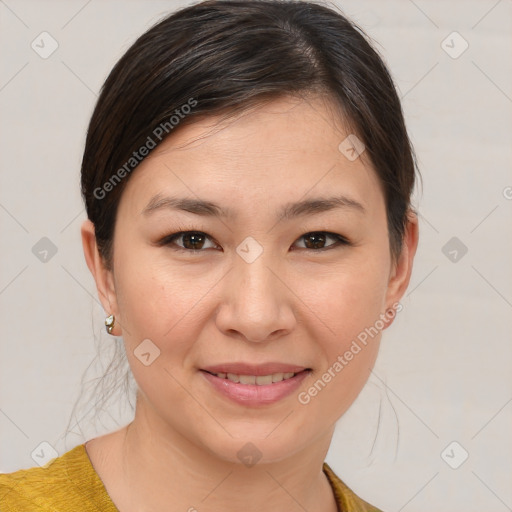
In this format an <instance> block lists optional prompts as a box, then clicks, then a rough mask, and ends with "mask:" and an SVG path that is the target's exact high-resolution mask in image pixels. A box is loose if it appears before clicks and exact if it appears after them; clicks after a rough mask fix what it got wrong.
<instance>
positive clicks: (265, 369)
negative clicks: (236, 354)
mask: <svg viewBox="0 0 512 512" xmlns="http://www.w3.org/2000/svg"><path fill="white" fill-rule="evenodd" d="M307 369H308V368H306V367H305V366H297V365H293V364H285V363H263V364H258V365H254V364H248V363H222V364H216V365H214V366H206V367H204V368H201V370H204V371H207V372H210V373H234V374H236V375H256V376H258V375H272V374H274V373H299V372H301V371H303V370H307Z"/></svg>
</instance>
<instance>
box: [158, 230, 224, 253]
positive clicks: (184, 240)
mask: <svg viewBox="0 0 512 512" xmlns="http://www.w3.org/2000/svg"><path fill="white" fill-rule="evenodd" d="M180 240H181V243H178V241H180ZM208 242H209V243H210V244H211V245H210V246H205V244H207V243H208ZM159 245H171V246H175V248H176V249H177V250H187V251H201V250H202V249H208V248H211V247H215V244H214V243H212V242H211V239H210V237H209V236H208V235H206V234H205V233H202V232H201V231H180V232H179V233H174V234H173V235H170V236H166V237H165V238H164V239H162V241H161V242H160V244H159Z"/></svg>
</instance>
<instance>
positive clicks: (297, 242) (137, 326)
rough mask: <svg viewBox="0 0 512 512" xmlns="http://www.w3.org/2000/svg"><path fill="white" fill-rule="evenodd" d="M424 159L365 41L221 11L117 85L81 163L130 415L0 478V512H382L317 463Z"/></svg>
mask: <svg viewBox="0 0 512 512" xmlns="http://www.w3.org/2000/svg"><path fill="white" fill-rule="evenodd" d="M414 180H415V160H414V154H413V150H412V147H411V144H410V142H409V138H408V136H407V131H406V128H405V125H404V120H403V115H402V111H401V106H400V102H399V99H398V97H397V94H396V92H395V89H394V86H393V82H392V80H391V78H390V76H389V74H388V71H387V69H386V67H385V65H384V64H383V62H382V60H381V59H380V57H379V56H378V55H377V53H376V52H375V51H374V50H373V49H372V47H371V46H370V45H369V43H368V42H367V40H366V39H365V37H364V36H363V35H362V33H361V31H360V30H359V29H358V28H357V27H355V26H354V25H353V24H352V23H351V22H349V21H348V20H347V19H345V18H344V17H343V16H342V15H341V14H339V13H338V12H336V11H334V10H332V9H330V8H327V7H325V6H322V5H318V4H314V3H309V2H304V1H299V2H292V1H285V2H283V1H274V0H270V1H259V0H249V1H245V0H244V1H233V2H231V1H225V0H219V1H207V2H203V3H199V4H196V5H193V6H191V7H187V8H184V9H182V10H180V11H178V12H176V13H174V14H172V15H171V16H169V17H167V18H166V19H164V20H162V21H161V22H159V23H158V24H156V25H155V26H154V27H153V28H151V29H150V30H149V31H147V32H146V33H145V34H143V35H142V36H141V37H140V38H139V39H138V40H137V41H136V42H135V43H134V44H133V46H132V47H131V48H130V49H129V50H128V51H127V52H126V54H125V55H124V56H123V57H122V58H121V59H120V61H119V62H118V63H117V64H116V66H115V67H114V69H113V70H112V72H111V73H110V76H109V77H108V79H107V80H106V82H105V84H104V87H103V90H102V92H101V95H100V97H99V100H98V102H97V105H96V108H95V111H94V113H93V115H92V119H91V122H90V126H89V130H88V134H87V140H86V146H85V151H84V157H83V162H82V194H83V197H84V200H85V203H86V208H87V215H88V220H86V221H85V222H84V223H83V225H82V241H83V246H84V254H85V258H86V261H87V265H88V267H89V269H90V271H91V273H92V275H93V276H94V279H95V281H96V285H97V290H98V296H99V298H100V300H101V302H102V304H103V307H104V309H105V312H106V320H105V325H106V329H107V331H108V333H109V334H111V335H113V336H122V338H123V340H124V343H125V348H126V353H127V357H128V360H129V363H130V368H131V371H132V372H133V375H134V377H135V380H136V382H137V385H138V393H137V404H136V412H135V417H134V420H133V421H132V422H131V423H130V424H128V425H127V426H125V427H123V428H121V429H120V430H117V431H115V432H112V433H110V434H107V435H104V436H101V437H97V438H94V439H91V440H89V441H88V442H86V443H84V444H83V445H79V446H77V447H75V448H74V449H72V450H70V451H69V452H67V453H65V454H64V455H62V456H60V457H57V458H55V459H54V460H53V461H51V462H50V463H49V464H48V465H47V466H46V467H44V468H32V469H29V470H20V471H17V472H15V473H11V474H8V475H0V500H1V503H2V508H1V510H2V512H4V511H17V512H20V511H35V510H41V511H43V510H45V511H47V510H48V511H49V510H52V511H61V510H62V511H66V512H68V511H75V510H76V511H78V510H80V511H82V512H83V511H92V510H96V511H97V510H102V511H115V510H119V511H120V512H132V511H142V510H148V511H152V512H160V511H164V510H165V511H168V510H173V511H174V510H188V511H195V510H215V511H220V510H222V511H228V510H235V509H239V508H240V507H243V508H244V509H245V510H262V509H265V510H267V511H273V510H276V511H277V510H279V511H282V510H287V511H295V510H297V511H298V510H308V511H309V512H317V511H318V512H320V511H322V512H325V511H330V512H334V511H336V510H339V511H340V510H343V511H374V510H378V509H377V508H375V507H373V506H371V505H369V504H368V503H366V502H365V501H364V500H363V499H361V498H359V497H358V496H356V495H355V494H354V493H353V492H352V491H351V490H350V489H349V488H348V487H347V486H346V485H345V484H343V482H342V481H341V480H340V479H339V478H338V477H337V476H336V475H335V474H334V472H333V471H332V469H331V468H330V467H329V466H328V465H327V464H325V463H324V458H325V456H326V453H327V451H328V448H329V444H330V442H331V438H332V435H333V432H334V428H335V424H336V421H337V420H338V419H339V418H340V417H341V416H342V415H343V414H344V412H345V411H346V410H347V409H348V408H349V407H350V405H351V404H352V403H353V401H354V400H355V398H356V397H357V396H358V394H359V392H360V391H361V389H362V388H363V386H364V384H365V382H366V381H367V379H368V376H369V373H370V371H371V368H372V367H373V364H374V362H375V359H376V357H377V353H378V348H379V342H380V337H381V333H382V331H383V330H384V329H385V328H386V327H388V326H389V325H390V324H391V322H392V321H393V319H394V317H395V315H396V313H397V311H399V310H400V309H401V305H400V302H399V301H400V298H401V297H402V295H403V294H404V292H405V290H406V288H407V285H408V283H409V278H410V274H411V269H412V263H413V258H414V253H415V250H416V246H417V241H418V227H417V219H416V216H415V214H414V212H413V211H412V208H411V205H410V197H411V192H412V189H413V186H414Z"/></svg>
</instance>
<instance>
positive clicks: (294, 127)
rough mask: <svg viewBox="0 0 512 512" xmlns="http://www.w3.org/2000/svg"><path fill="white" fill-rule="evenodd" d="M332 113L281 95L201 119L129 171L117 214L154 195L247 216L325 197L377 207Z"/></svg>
mask: <svg viewBox="0 0 512 512" xmlns="http://www.w3.org/2000/svg"><path fill="white" fill-rule="evenodd" d="M334 112H335V111H334V110H333V109H332V108H330V106H329V104H327V103H326V102H325V101H324V100H322V99H309V100H307V101H304V100H299V99H296V98H283V99H280V100H276V101H274V102H271V103H268V104H266V105H264V106H260V107H257V108H254V109H251V110H250V111H247V112H244V113H243V114H241V115H238V116H236V117H234V118H233V119H229V120H227V121H220V119H219V118H216V117H209V118H203V119H201V120H199V121H197V122H194V123H192V124H190V125H187V126H184V127H182V128H181V129H179V130H178V131H177V132H176V133H173V134H171V136H169V137H168V138H167V139H165V140H164V142H162V143H161V144H160V145H159V146H157V147H156V148H155V149H154V150H153V151H152V152H151V153H150V155H149V156H148V157H146V159H145V160H144V161H143V162H142V163H141V164H140V165H139V166H138V167H137V168H136V169H135V171H134V172H133V175H132V176H131V177H130V179H129V181H128V183H127V185H126V187H125V190H124V192H123V195H122V197H121V204H120V209H121V207H123V209H125V208H126V207H129V209H130V210H132V211H133V213H134V212H135V211H137V212H138V213H139V214H140V213H141V212H142V210H143V209H144V208H145V207H146V206H147V204H148V202H150V201H151V200H152V199H154V197H155V196H156V195H160V196H163V195H176V194H179V195H181V196H185V197H190V198H195V199H204V200H208V201H211V202H215V203H218V204H221V205H224V206H225V207H226V208H229V210H230V211H232V212H236V211H238V210H245V211H246V212H247V214H248V215H249V216H251V215H254V214H256V213H257V212H258V211H260V212H261V211H262V210H263V209H266V208H269V207H271V205H274V206H276V207H277V206H280V205H282V204H284V203H287V202H289V201H291V200H299V199H304V198H306V197H307V196H308V195H310V196H315V197H317V196H326V195H332V194H333V193H338V194H343V195H345V196H346V197H349V198H353V199H355V200H357V201H358V202H360V203H362V204H363V205H364V206H365V208H366V207H368V208H369V209H371V208H372V207H373V206H375V207H379V206H382V201H383V197H382V191H381V187H380V183H379V180H378V178H377V175H376V173H375V171H374V170H373V169H372V168H371V165H370V163H369V161H368V159H367V158H365V154H364V152H363V153H362V155H361V156H360V157H359V158H356V159H353V158H347V154H346V153H345V152H344V151H343V149H344V147H345V145H346V144H345V142H344V141H346V140H347V137H348V136H349V135H350V133H348V131H347V129H346V128H345V127H344V126H343V123H342V122H341V119H340V118H339V117H337V116H336V115H335V114H334ZM349 140H352V139H350V138H349ZM344 144H345V145H344ZM340 145H341V146H340ZM123 205H124V206H123Z"/></svg>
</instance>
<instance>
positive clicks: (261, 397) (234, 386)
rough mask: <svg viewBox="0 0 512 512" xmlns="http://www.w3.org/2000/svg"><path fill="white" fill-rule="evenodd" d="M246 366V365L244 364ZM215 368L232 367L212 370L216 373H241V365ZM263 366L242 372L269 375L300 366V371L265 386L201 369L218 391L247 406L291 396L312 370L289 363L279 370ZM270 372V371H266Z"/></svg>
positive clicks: (261, 404)
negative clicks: (227, 370) (238, 380)
mask: <svg viewBox="0 0 512 512" xmlns="http://www.w3.org/2000/svg"><path fill="white" fill-rule="evenodd" d="M244 366H245V365H244ZM215 368H224V369H227V368H230V371H229V372H226V371H225V370H224V371H223V370H211V371H215V373H221V372H222V373H239V372H240V368H241V367H240V365H236V366H226V365H222V366H220V367H215ZM231 368H236V369H237V371H231ZM261 368H262V367H261V366H259V367H252V369H251V370H250V371H251V372H254V371H255V369H256V370H258V371H259V373H247V372H246V371H244V372H240V373H242V375H243V374H246V375H269V374H270V373H280V372H281V371H282V372H283V373H284V372H285V371H290V372H291V371H293V368H299V370H298V372H293V373H297V375H295V376H294V377H291V378H290V379H286V380H282V381H280V382H274V383H272V384H266V385H263V386H258V385H257V384H239V383H237V382H233V381H231V380H229V379H221V378H220V377H217V376H216V375H212V374H211V373H208V372H209V371H210V370H208V371H206V370H201V371H200V373H201V375H203V376H204V378H205V379H206V381H207V382H208V383H209V384H210V385H212V387H213V388H214V389H215V390H216V391H218V392H219V393H220V394H222V395H224V396H226V397H227V398H229V399H231V400H232V401H234V402H236V403H238V404H240V405H245V406H252V407H257V406H263V405H270V404H273V403H276V402H278V401H279V400H282V399H283V398H285V397H287V396H289V395H290V394H291V393H293V392H294V391H296V390H297V388H298V387H299V386H300V385H301V383H302V381H303V380H304V379H305V378H306V377H307V376H308V375H309V373H310V370H309V369H305V368H303V367H302V370H301V369H300V368H301V367H294V366H289V365H279V370H277V371H269V370H268V368H269V367H265V368H264V371H263V370H261ZM281 368H288V369H289V368H292V369H291V370H282V369H281ZM265 372H268V373H265Z"/></svg>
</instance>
